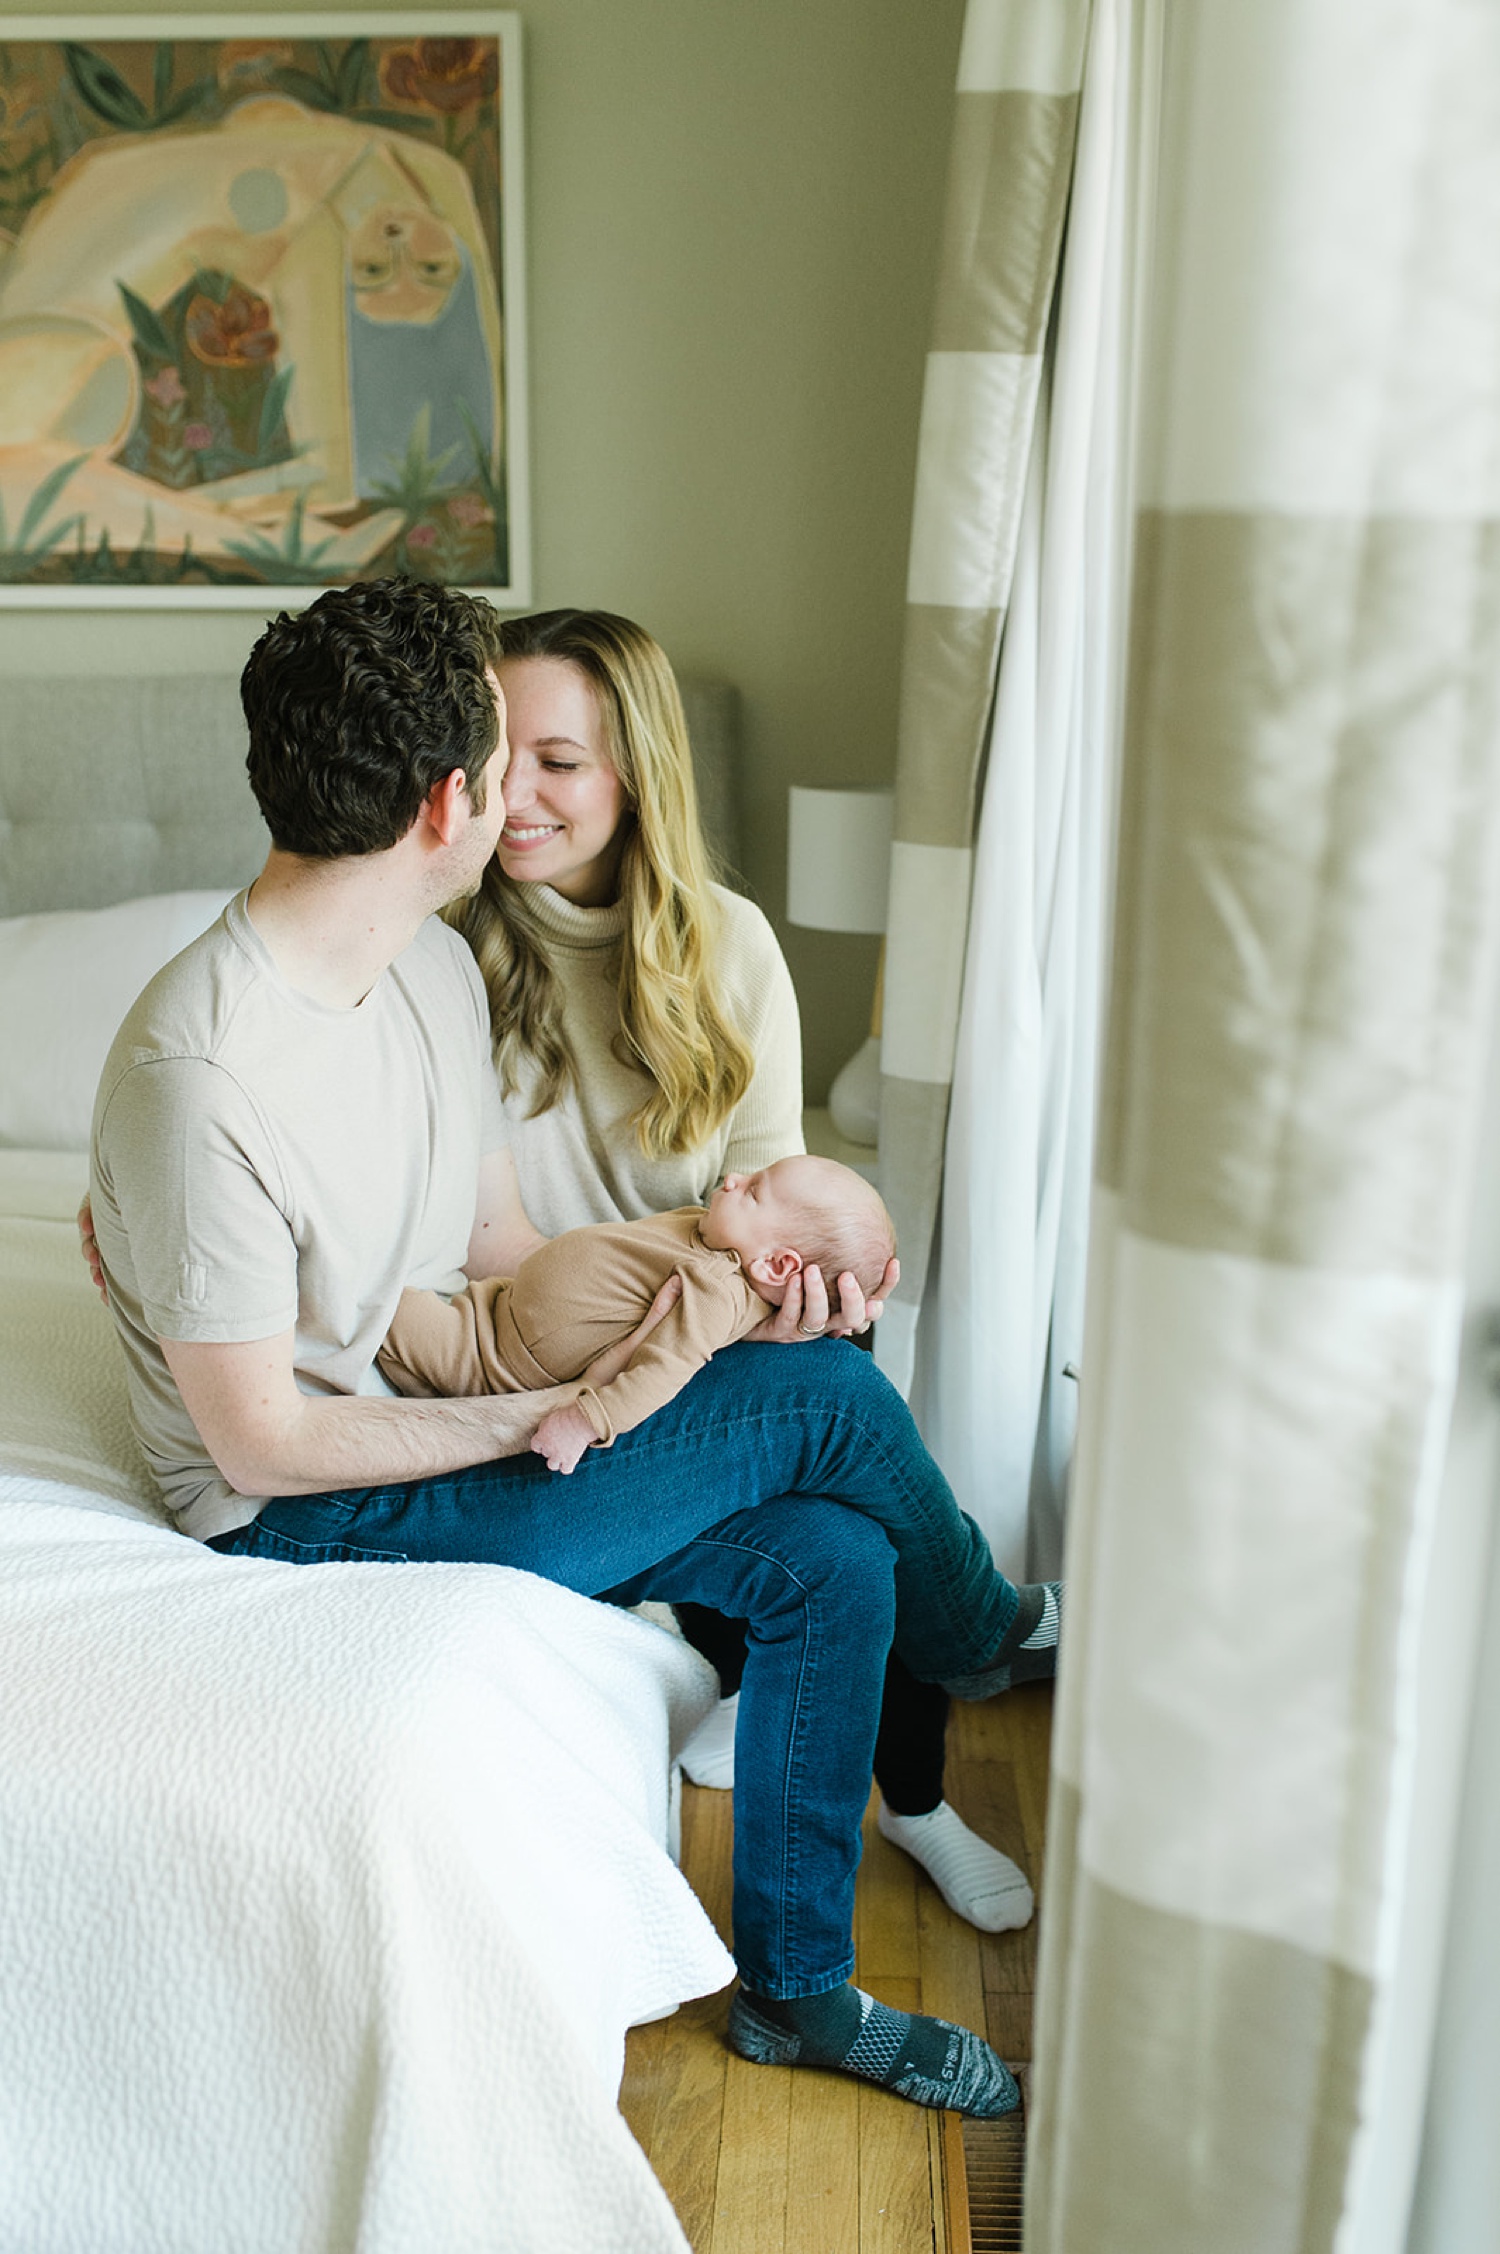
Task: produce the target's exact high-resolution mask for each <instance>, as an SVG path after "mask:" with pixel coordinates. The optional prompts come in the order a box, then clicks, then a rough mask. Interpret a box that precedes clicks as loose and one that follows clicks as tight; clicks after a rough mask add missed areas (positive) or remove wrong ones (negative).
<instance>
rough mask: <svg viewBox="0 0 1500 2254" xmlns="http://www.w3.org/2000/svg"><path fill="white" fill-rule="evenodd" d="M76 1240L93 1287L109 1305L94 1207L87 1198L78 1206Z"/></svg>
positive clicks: (107, 1287)
mask: <svg viewBox="0 0 1500 2254" xmlns="http://www.w3.org/2000/svg"><path fill="white" fill-rule="evenodd" d="M78 1242H79V1245H80V1247H81V1249H82V1252H83V1257H84V1259H85V1260H86V1261H87V1262H88V1264H89V1274H90V1275H91V1276H92V1277H93V1279H94V1289H95V1291H97V1292H98V1294H99V1297H100V1298H101V1299H102V1300H103V1301H104V1304H105V1306H106V1307H107V1306H108V1305H109V1286H108V1285H107V1284H106V1283H105V1281H104V1263H103V1261H102V1260H101V1259H100V1258H99V1240H98V1238H97V1237H96V1236H95V1235H94V1208H93V1206H92V1205H91V1204H90V1202H89V1200H88V1199H87V1198H85V1199H84V1201H83V1203H82V1205H80V1206H79V1208H78Z"/></svg>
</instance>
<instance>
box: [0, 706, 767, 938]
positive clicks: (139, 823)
mask: <svg viewBox="0 0 1500 2254" xmlns="http://www.w3.org/2000/svg"><path fill="white" fill-rule="evenodd" d="M682 701H683V704H684V706H685V707H686V710H687V717H688V729H689V733H690V735H691V737H692V744H693V759H694V765H695V767H696V769H697V775H698V789H699V794H700V797H701V801H702V806H703V818H704V823H705V826H706V828H707V830H708V834H709V836H710V838H711V839H712V841H713V843H714V844H715V846H716V847H717V849H718V851H719V852H720V854H721V855H722V856H723V857H724V859H725V860H726V861H727V862H728V863H729V864H730V865H731V867H733V866H736V865H737V864H738V859H739V851H738V848H739V825H738V819H737V788H736V785H737V758H736V747H737V742H738V733H739V715H738V698H737V696H736V693H735V691H734V690H733V689H732V688H731V687H730V686H729V685H728V684H727V683H725V682H722V681H684V682H683V684H682ZM265 852H266V832H265V828H264V825H263V824H262V822H261V818H260V815H259V813H258V811H257V809H256V806H255V802H254V800H253V799H252V797H251V796H250V787H249V784H248V783H247V782H246V780H245V723H244V719H243V717H242V715H241V712H240V699H239V684H238V680H237V679H236V677H234V676H233V675H229V674H224V675H219V674H170V675H143V676H116V677H114V678H112V679H111V678H99V677H97V676H94V677H90V678H87V679H84V680H11V681H5V682H0V916H20V915H28V914H34V913H36V912H37V911H39V910H43V909H48V908H107V907H110V906H112V905H113V904H114V902H115V901H117V900H133V899H137V898H139V897H140V896H141V895H143V894H146V893H153V892H183V891H196V890H199V889H216V888H218V887H220V886H226V885H237V884H243V883H247V882H248V881H249V879H250V878H251V877H252V876H254V874H255V872H256V870H257V869H258V868H259V867H260V864H261V862H262V860H263V859H264V858H265Z"/></svg>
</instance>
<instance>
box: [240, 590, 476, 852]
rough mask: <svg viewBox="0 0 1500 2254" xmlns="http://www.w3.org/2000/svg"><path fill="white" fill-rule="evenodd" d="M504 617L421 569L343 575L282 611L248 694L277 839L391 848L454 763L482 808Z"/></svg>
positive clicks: (266, 638) (260, 799) (256, 787)
mask: <svg viewBox="0 0 1500 2254" xmlns="http://www.w3.org/2000/svg"><path fill="white" fill-rule="evenodd" d="M499 623H500V622H499V619H498V618H497V616H496V614H495V612H494V611H493V610H492V609H491V608H490V606H489V604H488V603H485V602H481V601H479V600H477V599H476V598H475V597H474V596H472V595H464V594H460V593H459V592H458V591H457V590H456V589H455V588H451V587H428V586H424V585H422V584H421V583H420V582H419V581H417V580H412V579H371V580H365V581H364V582H362V583H359V584H356V585H355V586H352V587H331V588H330V589H329V590H328V592H327V593H326V594H323V595H320V596H319V597H318V599H317V601H316V602H315V603H313V604H311V605H310V606H309V608H308V609H307V610H305V611H300V612H298V613H296V614H295V615H293V614H291V613H290V612H287V611H283V612H282V613H281V616H280V617H279V618H274V619H272V621H271V623H270V625H269V626H268V627H267V628H266V630H265V632H264V634H262V635H261V637H260V640H259V641H258V642H257V643H256V645H255V647H254V649H253V650H252V651H251V652H250V656H249V660H248V662H247V664H246V666H245V670H244V672H243V673H242V674H241V676H240V698H241V702H242V703H243V705H244V708H245V718H246V720H247V722H248V723H249V727H250V753H249V757H248V759H247V760H246V762H245V764H246V766H247V768H248V769H249V773H250V787H251V789H252V790H253V791H254V793H255V797H256V802H257V804H258V805H259V807H260V810H261V812H262V814H263V815H264V816H265V818H266V826H267V827H268V829H269V830H270V832H271V839H272V842H273V844H275V845H277V846H279V847H280V848H281V850H282V851H283V852H284V853H300V854H303V855H305V856H306V857H307V858H308V859H309V860H316V861H331V860H337V859H339V858H341V857H342V856H344V855H349V854H359V853H383V852H384V851H385V850H386V849H387V847H389V846H392V845H394V844H395V843H396V840H397V839H398V838H401V837H404V836H405V835H406V832H407V831H408V830H409V829H410V828H411V826H412V823H413V822H414V821H415V820H416V818H417V814H418V811H419V809H420V807H421V805H422V801H423V800H424V799H425V798H426V796H427V794H428V792H429V791H430V790H431V789H432V787H433V785H434V784H435V783H440V782H441V781H442V779H443V777H444V776H445V775H450V774H451V773H452V772H453V770H454V768H455V767H461V768H462V769H463V771H464V776H465V779H466V781H467V783H468V786H469V789H470V792H471V793H472V795H473V799H474V806H475V810H476V812H479V811H482V810H483V807H484V784H483V776H484V769H485V766H486V764H487V763H488V761H489V758H490V756H491V754H492V753H493V751H494V749H495V745H496V743H497V741H498V739H499V726H498V722H497V719H496V714H495V700H494V696H493V693H492V691H491V688H490V684H489V681H488V680H487V678H486V675H485V667H486V666H487V665H491V664H493V663H494V660H495V658H496V657H497V656H498V654H499V646H500V645H499V639H498V628H499Z"/></svg>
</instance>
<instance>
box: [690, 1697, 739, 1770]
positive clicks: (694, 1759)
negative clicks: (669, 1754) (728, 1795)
mask: <svg viewBox="0 0 1500 2254" xmlns="http://www.w3.org/2000/svg"><path fill="white" fill-rule="evenodd" d="M739 1710H740V1694H739V1692H738V1691H736V1692H735V1693H734V1695H733V1697H732V1698H721V1699H720V1700H719V1703H718V1705H717V1706H716V1707H715V1708H714V1710H713V1712H712V1714H710V1715H709V1717H708V1720H707V1721H706V1722H700V1723H699V1724H698V1727H697V1728H696V1729H695V1730H694V1732H693V1734H692V1736H691V1737H690V1738H689V1739H688V1741H687V1744H686V1745H685V1746H684V1747H683V1749H682V1773H683V1775H684V1776H685V1777H686V1778H687V1780H688V1782H689V1784H706V1785H711V1786H712V1787H713V1789H714V1791H716V1792H733V1790H734V1725H735V1720H736V1717H737V1716H738V1714H739Z"/></svg>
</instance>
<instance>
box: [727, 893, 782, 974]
mask: <svg viewBox="0 0 1500 2254" xmlns="http://www.w3.org/2000/svg"><path fill="white" fill-rule="evenodd" d="M709 891H710V893H711V895H712V898H713V902H714V906H715V908H716V909H717V910H718V915H719V935H718V936H719V952H720V954H721V956H722V958H723V967H724V969H725V971H726V973H727V972H730V971H731V970H732V969H733V968H734V967H735V966H736V965H743V967H744V968H745V970H746V971H747V972H750V973H756V972H759V973H760V974H762V975H764V974H765V973H766V972H767V971H769V970H774V969H779V968H781V967H782V965H783V962H784V958H783V956H782V952H781V944H780V942H779V940H778V939H777V937H776V934H775V932H774V931H773V930H772V929H771V922H770V918H769V917H768V916H767V915H766V914H765V913H764V911H763V910H762V909H760V908H757V907H756V905H755V902H754V901H753V900H747V899H746V898H745V895H744V894H743V892H731V891H730V889H729V887H728V885H726V884H714V885H710V886H709Z"/></svg>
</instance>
